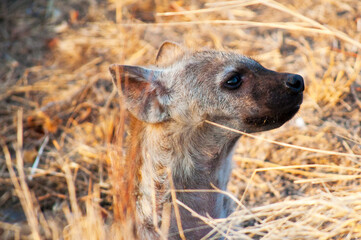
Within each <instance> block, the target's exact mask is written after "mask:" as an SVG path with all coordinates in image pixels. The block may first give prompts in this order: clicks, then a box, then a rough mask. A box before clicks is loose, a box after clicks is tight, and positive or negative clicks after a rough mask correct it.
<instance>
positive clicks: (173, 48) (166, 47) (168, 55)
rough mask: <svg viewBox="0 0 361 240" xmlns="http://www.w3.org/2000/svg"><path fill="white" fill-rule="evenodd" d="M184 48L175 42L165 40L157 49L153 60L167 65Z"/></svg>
mask: <svg viewBox="0 0 361 240" xmlns="http://www.w3.org/2000/svg"><path fill="white" fill-rule="evenodd" d="M184 52H185V51H184V49H183V48H182V47H181V46H180V45H179V44H178V43H175V42H170V41H165V42H163V43H162V45H161V46H160V48H159V50H158V54H157V57H156V59H155V62H156V64H157V65H160V66H162V65H167V64H169V63H172V62H173V61H174V60H176V59H177V58H178V57H180V56H181V55H183V54H184Z"/></svg>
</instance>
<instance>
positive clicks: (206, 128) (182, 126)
mask: <svg viewBox="0 0 361 240" xmlns="http://www.w3.org/2000/svg"><path fill="white" fill-rule="evenodd" d="M156 61H157V67H151V68H144V67H138V66H127V65H117V64H113V65H111V66H110V72H111V74H112V77H113V80H114V82H115V84H116V86H117V87H118V89H119V92H120V93H121V95H122V98H123V101H124V104H125V106H126V108H127V110H128V112H129V113H130V114H129V116H130V131H129V134H130V137H131V138H132V139H133V140H134V141H133V142H134V144H133V145H134V146H133V150H134V148H136V149H135V151H133V152H136V153H137V154H136V155H135V156H134V161H137V162H138V163H139V169H138V172H137V174H136V176H137V183H136V193H135V195H136V199H137V203H136V208H137V213H136V215H137V223H138V224H137V234H138V237H139V239H159V238H170V239H179V238H180V237H181V235H182V234H184V235H185V237H186V238H188V239H200V238H201V237H202V236H205V235H206V234H207V233H208V232H209V231H210V228H209V227H207V225H205V224H204V223H203V222H202V221H201V220H200V219H199V218H197V217H195V216H193V215H192V214H191V213H190V212H189V211H188V210H187V209H185V208H183V207H181V206H180V205H178V206H179V209H178V210H179V211H177V208H175V207H174V205H173V202H174V199H173V200H172V197H171V191H170V189H171V185H172V184H174V188H175V189H176V199H178V200H179V201H181V202H182V203H184V204H185V205H187V206H189V207H190V208H191V209H193V210H194V211H195V212H197V213H198V214H200V215H202V216H210V217H212V218H224V217H227V216H228V215H229V214H230V212H231V207H230V204H229V203H228V201H229V200H228V198H227V196H225V195H224V194H221V193H217V192H214V191H213V192H211V191H209V192H207V191H199V192H197V191H194V190H200V189H206V190H207V189H208V190H209V189H214V187H213V186H215V187H217V188H219V189H221V190H226V189H227V183H228V180H229V177H230V173H231V158H232V152H233V148H234V146H235V144H236V142H237V139H238V138H239V134H236V133H234V132H230V131H227V130H225V129H222V128H219V127H216V126H213V125H210V124H208V123H206V122H205V120H209V121H212V122H216V123H219V124H222V125H225V126H228V127H231V128H234V129H238V130H242V131H245V132H259V131H265V130H269V129H273V128H277V127H279V126H281V125H282V124H284V123H285V122H286V121H288V120H289V119H291V118H292V117H293V116H294V115H295V114H296V112H297V111H298V110H299V108H300V105H301V103H302V99H303V93H302V92H303V90H304V82H303V78H302V77H301V76H299V75H296V74H289V73H278V72H274V71H271V70H268V69H266V68H264V67H262V66H261V65H260V64H259V63H258V62H256V61H254V60H252V59H250V58H247V57H245V56H243V55H240V54H237V53H233V52H223V51H188V50H184V49H183V48H182V47H180V46H178V45H177V44H175V43H170V42H165V43H164V44H163V45H162V46H161V48H160V50H159V52H158V55H157V59H156ZM167 169H169V170H170V172H171V180H172V181H170V178H169V174H168V173H169V170H167ZM184 189H192V190H193V191H183V192H182V191H179V190H184ZM170 206H172V207H170ZM165 209H169V211H168V213H169V214H168V217H167V216H165V215H167V214H166V213H167V211H165ZM177 213H179V215H178V216H179V217H177ZM178 220H180V221H178ZM177 221H178V222H177ZM167 224H168V225H167ZM164 225H166V226H169V227H164ZM180 226H181V227H180ZM160 229H162V230H160ZM164 229H165V230H164ZM182 229H183V232H182V233H180V231H181V230H182ZM164 234H165V235H166V236H164ZM184 235H183V236H184Z"/></svg>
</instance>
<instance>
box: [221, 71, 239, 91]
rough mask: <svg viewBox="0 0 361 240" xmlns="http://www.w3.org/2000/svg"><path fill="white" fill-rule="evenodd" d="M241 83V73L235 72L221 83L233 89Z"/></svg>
mask: <svg viewBox="0 0 361 240" xmlns="http://www.w3.org/2000/svg"><path fill="white" fill-rule="evenodd" d="M241 84H242V75H240V74H237V75H234V76H232V77H231V78H229V79H228V80H227V81H225V82H224V83H223V86H224V87H225V88H227V89H229V90H235V89H237V88H239V87H240V86H241Z"/></svg>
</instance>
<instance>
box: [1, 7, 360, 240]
mask: <svg viewBox="0 0 361 240" xmlns="http://www.w3.org/2000/svg"><path fill="white" fill-rule="evenodd" d="M360 39H361V2H360V1H358V0H343V1H337V0H312V1H311V0H280V1H273V0H234V1H215V0H199V1H196V0H178V1H168V0H143V1H136V0H108V1H99V0H98V1H97V0H79V1H76V0H64V1H54V0H47V1H45V0H35V1H30V0H2V1H1V3H0V145H1V151H0V183H1V184H0V236H1V237H0V238H1V239H43V238H44V239H105V238H112V239H122V238H123V239H131V236H132V233H131V227H129V226H128V225H129V224H130V225H131V223H130V222H131V221H130V222H129V221H128V220H129V219H128V218H131V217H129V216H123V212H122V209H123V208H127V204H126V203H127V199H128V197H129V194H130V193H129V192H127V190H124V189H126V184H124V182H126V181H127V179H125V178H124V176H123V175H122V174H121V173H122V172H124V171H125V170H124V168H126V166H125V165H124V164H123V165H122V164H117V163H116V162H114V159H116V157H114V151H113V149H114V147H115V146H114V139H115V136H117V135H121V134H122V131H124V129H125V130H126V129H127V126H126V125H125V126H123V125H122V123H123V119H122V114H120V113H121V112H122V104H121V102H119V100H118V95H117V93H116V91H115V90H114V89H113V84H112V82H111V78H110V74H109V73H108V67H109V65H110V64H112V63H120V64H129V65H132V64H133V65H144V66H146V65H152V64H154V60H155V56H156V53H157V49H158V47H159V46H160V45H161V43H162V42H163V41H165V40H171V41H175V42H178V43H180V44H182V45H184V46H185V47H187V48H190V49H209V48H212V49H218V50H226V51H228V50H229V51H236V52H239V53H241V54H244V55H246V56H249V57H252V58H254V59H256V60H257V61H259V62H260V63H261V64H262V65H264V66H265V67H267V68H269V69H272V70H275V71H284V72H292V73H297V74H300V75H302V76H303V77H304V79H305V81H306V90H305V99H304V103H303V105H302V108H301V110H300V112H299V113H298V114H297V115H296V116H295V118H294V119H293V120H291V121H290V122H288V123H287V124H285V125H284V126H283V127H281V128H279V129H276V130H272V131H270V132H266V133H259V134H257V135H258V136H261V137H263V138H267V139H271V140H276V141H280V142H285V143H289V144H294V145H297V146H303V147H308V148H315V149H322V150H328V151H333V152H339V153H347V154H348V155H342V154H337V153H326V152H317V151H309V150H308V151H306V150H302V149H295V148H293V147H282V146H279V145H275V144H271V143H268V142H265V141H262V140H255V139H251V138H248V137H246V136H242V137H241V139H240V142H239V144H238V147H237V150H236V155H235V157H234V162H235V164H234V170H233V174H232V179H231V182H230V184H229V190H230V191H231V192H232V194H234V195H235V196H236V198H237V199H238V202H237V204H238V207H237V211H236V212H235V213H234V214H233V215H232V216H230V217H229V218H228V219H224V220H220V221H217V222H216V223H214V224H215V226H216V228H217V229H218V231H220V232H224V233H226V236H227V238H228V239H360V238H361V217H360V216H361V208H360V206H361V187H360V183H361V181H360V176H361V175H360V172H361V170H360V161H361V158H360V155H361V137H360V136H361V76H360V70H361V56H360V50H361V42H360V41H361V40H360ZM119 126H121V127H119ZM120 162H121V161H120ZM127 194H128V195H127ZM127 219H128V220H127ZM210 221H212V220H210Z"/></svg>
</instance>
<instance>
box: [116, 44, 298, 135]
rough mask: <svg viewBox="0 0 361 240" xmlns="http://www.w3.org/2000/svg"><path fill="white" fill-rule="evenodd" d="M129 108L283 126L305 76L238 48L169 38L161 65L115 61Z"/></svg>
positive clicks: (143, 115)
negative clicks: (193, 47) (205, 47)
mask: <svg viewBox="0 0 361 240" xmlns="http://www.w3.org/2000/svg"><path fill="white" fill-rule="evenodd" d="M110 72H111V74H112V76H113V80H114V82H115V83H116V85H117V86H118V88H119V89H120V91H121V92H122V95H123V97H124V100H125V104H126V107H127V109H128V110H129V111H130V112H131V113H132V115H134V116H135V117H136V118H138V119H139V120H141V121H143V122H146V123H153V124H154V123H162V122H167V121H177V122H180V123H183V124H185V125H187V124H197V123H199V122H202V121H203V120H205V119H207V120H211V121H215V122H219V123H224V124H226V125H227V126H230V127H233V128H236V129H239V130H242V131H246V132H257V131H264V130H268V129H273V128H277V127H279V126H281V125H282V124H283V123H285V122H286V121H288V120H289V119H291V118H292V117H293V116H294V115H295V114H296V112H297V111H298V110H299V108H300V105H301V103H302V99H303V90H304V81H303V78H302V77H301V76H300V75H296V74H289V73H278V72H274V71H271V70H268V69H266V68H264V67H263V66H262V65H260V64H259V63H258V62H256V61H255V60H252V59H250V58H248V57H245V56H243V55H240V54H237V53H233V52H222V51H187V50H184V49H182V48H181V47H180V46H178V45H177V44H175V43H170V42H166V43H164V44H163V45H162V47H161V48H160V50H159V52H158V55H157V66H156V67H152V68H144V67H138V66H128V65H116V64H113V65H111V66H110Z"/></svg>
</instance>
